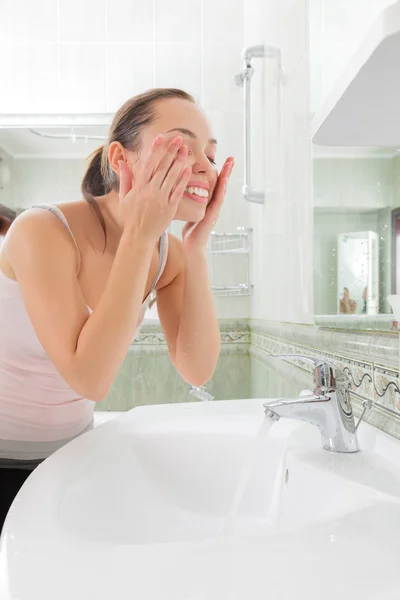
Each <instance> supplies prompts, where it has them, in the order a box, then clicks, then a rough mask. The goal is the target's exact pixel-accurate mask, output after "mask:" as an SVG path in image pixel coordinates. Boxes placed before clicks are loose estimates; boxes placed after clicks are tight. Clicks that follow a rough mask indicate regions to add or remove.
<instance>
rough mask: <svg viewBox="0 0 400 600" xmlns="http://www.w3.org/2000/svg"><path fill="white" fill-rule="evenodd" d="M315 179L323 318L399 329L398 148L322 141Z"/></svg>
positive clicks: (317, 282) (317, 283) (322, 321)
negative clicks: (395, 298) (393, 302)
mask: <svg viewBox="0 0 400 600" xmlns="http://www.w3.org/2000/svg"><path fill="white" fill-rule="evenodd" d="M313 180H314V181H313V183H314V194H313V195H314V307H315V321H316V323H317V324H319V325H327V326H333V327H335V326H337V327H342V326H347V327H348V326H352V325H354V326H355V327H357V328H367V329H370V328H372V329H380V328H382V329H388V328H389V329H390V328H393V315H392V310H391V307H390V304H389V302H388V296H389V295H390V294H392V293H396V292H397V293H399V291H400V286H399V284H398V282H399V280H400V274H399V269H400V260H396V257H397V252H399V253H400V250H398V248H399V241H400V237H398V236H400V224H399V222H398V218H399V217H400V153H399V151H398V150H397V149H396V148H366V147H365V148H364V147H362V148H361V147H360V148H351V147H346V148H337V147H322V146H316V145H315V146H314V147H313ZM395 215H396V216H395ZM397 230H398V231H399V233H397ZM398 240H399V241H398ZM399 255H400V254H399Z"/></svg>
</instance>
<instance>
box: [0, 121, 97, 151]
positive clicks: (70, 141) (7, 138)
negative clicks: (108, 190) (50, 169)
mask: <svg viewBox="0 0 400 600" xmlns="http://www.w3.org/2000/svg"><path fill="white" fill-rule="evenodd" d="M107 129H108V127H107V126H103V125H95V126H86V127H84V126H75V127H51V128H50V127H34V128H32V129H28V128H9V129H8V128H7V129H0V148H2V149H3V150H5V152H7V154H9V155H11V156H12V157H13V158H52V159H55V158H64V159H65V158H69V159H80V158H86V157H87V156H88V155H89V154H90V153H91V152H92V151H93V150H95V148H97V147H98V146H101V145H102V144H103V143H104V139H102V138H106V136H107ZM35 132H36V133H35ZM43 134H45V135H46V136H47V135H50V136H63V137H60V138H58V137H57V138H52V137H43ZM85 136H88V138H85ZM81 137H83V138H84V139H81ZM91 137H95V138H99V139H91Z"/></svg>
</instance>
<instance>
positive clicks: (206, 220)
mask: <svg viewBox="0 0 400 600" xmlns="http://www.w3.org/2000/svg"><path fill="white" fill-rule="evenodd" d="M234 164H235V161H234V159H233V158H232V157H230V158H228V159H227V160H226V161H225V164H224V166H223V167H222V169H221V172H220V174H219V177H218V181H217V184H216V186H215V188H214V192H213V195H212V198H211V200H210V202H209V204H208V206H207V208H206V213H205V215H204V217H203V219H202V220H201V221H199V222H198V223H186V225H185V226H184V228H183V230H182V238H183V245H184V248H185V249H189V248H193V247H196V248H201V249H204V248H205V247H206V244H207V240H208V238H209V235H210V233H211V232H212V230H213V229H214V226H215V224H216V222H217V220H218V217H219V214H220V212H221V208H222V204H223V202H224V199H225V192H226V187H227V185H228V181H229V177H230V175H231V173H232V169H233V167H234Z"/></svg>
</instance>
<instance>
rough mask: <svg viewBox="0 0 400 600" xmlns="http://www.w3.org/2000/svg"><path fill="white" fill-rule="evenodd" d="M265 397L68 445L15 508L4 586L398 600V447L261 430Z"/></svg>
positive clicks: (99, 597) (374, 434) (121, 595)
mask: <svg viewBox="0 0 400 600" xmlns="http://www.w3.org/2000/svg"><path fill="white" fill-rule="evenodd" d="M262 403H263V401H262V400H240V401H238V400H234V401H227V402H211V403H199V404H193V403H190V404H172V405H161V406H149V407H141V408H136V409H134V410H133V411H130V412H129V413H123V414H122V416H120V417H117V418H115V419H114V420H112V421H110V422H109V423H106V424H104V425H102V426H101V427H99V428H97V429H95V430H93V431H91V432H89V433H87V434H85V435H83V436H81V437H80V438H78V439H76V440H74V441H73V442H71V443H70V444H68V445H67V446H65V447H64V448H62V449H61V450H59V451H58V452H56V453H55V454H54V455H53V456H51V457H50V458H49V459H47V460H46V461H45V462H44V463H43V464H42V465H40V466H39V467H38V468H37V469H36V470H35V471H34V473H33V474H32V475H31V477H29V479H28V480H27V482H26V483H25V485H24V486H23V488H22V489H21V491H20V493H19V494H18V496H17V498H16V500H15V502H14V503H13V506H12V508H11V510H10V512H9V515H8V517H7V520H6V523H5V527H4V530H3V536H2V539H1V546H0V598H1V599H2V600H11V599H12V600H16V599H18V600H36V599H40V600H50V599H51V600H53V599H54V598H57V600H67V599H68V600H70V599H71V598H74V599H75V600H80V599H82V600H83V599H84V600H91V599H92V598H96V600H103V599H106V598H107V599H108V598H113V599H114V598H115V599H116V600H119V599H125V598H126V599H128V598H129V600H131V599H132V598H140V600H150V599H151V600H153V599H154V600H155V599H157V600H161V599H162V600H167V599H171V600H200V599H209V600H217V599H218V600H236V599H237V600H239V599H240V600H242V599H246V600H247V599H250V600H258V599H261V598H263V599H264V598H266V597H270V598H271V599H272V598H273V599H274V600H275V599H282V600H286V599H289V598H290V599H293V598H296V599H302V598H307V600H321V599H322V598H324V600H333V599H336V598H337V597H341V598H344V599H346V600H347V598H352V600H354V599H357V598H362V599H363V600H372V599H374V600H388V599H390V600H394V599H395V598H396V600H398V598H399V597H400V575H399V573H398V571H399V569H398V565H397V562H398V557H399V555H400V468H399V467H398V466H397V465H400V444H399V443H398V442H396V441H395V440H393V439H392V438H389V437H388V436H386V435H385V434H383V433H381V432H379V431H377V430H375V429H373V428H372V427H369V426H368V425H364V424H363V425H362V426H360V430H359V432H360V434H359V438H360V444H361V447H362V448H363V450H362V451H361V452H359V453H357V454H349V455H345V454H336V453H331V452H327V451H326V450H323V449H322V448H321V441H320V436H319V432H318V430H317V429H315V428H313V427H312V426H310V425H307V424H302V423H298V422H295V421H291V420H284V419H281V420H280V421H279V422H278V423H275V424H274V425H273V427H272V428H271V429H270V430H269V432H267V431H263V433H262V435H258V436H257V433H258V431H259V430H260V427H261V426H262V425H263V424H264V423H266V419H265V417H264V413H263V409H262ZM265 427H266V426H265V425H264V428H265ZM238 487H239V488H242V490H243V491H244V494H243V497H242V500H241V502H240V503H239V504H237V503H236V504H237V506H235V508H234V511H233V512H234V514H232V507H233V504H234V498H235V495H236V500H237V499H238V498H239V496H238V495H237V494H236V492H237V489H238ZM339 592H340V593H339ZM338 594H339V596H338Z"/></svg>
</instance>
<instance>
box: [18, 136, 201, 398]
mask: <svg viewBox="0 0 400 600" xmlns="http://www.w3.org/2000/svg"><path fill="white" fill-rule="evenodd" d="M177 139H178V141H180V143H178V144H176V143H174V141H172V142H171V143H170V144H169V145H168V147H167V148H166V147H165V145H164V142H163V140H162V138H161V141H160V137H158V138H157V140H158V142H157V143H156V144H154V145H153V148H152V151H151V153H150V155H149V157H148V159H147V160H146V161H145V163H144V166H143V168H142V171H141V172H140V173H139V174H138V176H137V179H136V180H135V181H133V178H132V173H131V171H130V169H129V168H128V167H127V166H126V165H124V163H122V162H121V164H120V198H119V200H120V209H121V213H122V214H124V223H123V225H124V230H123V234H122V237H121V240H120V242H119V245H118V249H117V252H116V255H115V258H114V261H113V265H112V268H111V272H110V275H109V277H108V280H107V284H106V287H105V290H104V292H103V294H102V296H101V298H100V301H99V303H98V305H97V306H96V308H95V310H94V312H93V313H92V314H91V315H90V316H89V312H88V308H87V306H86V304H85V301H84V298H83V296H82V292H81V289H80V286H79V282H78V278H77V273H76V270H77V269H76V267H77V263H76V249H75V246H74V244H73V243H72V240H71V238H70V237H69V234H68V233H67V231H66V229H65V228H64V226H63V225H62V224H61V223H60V222H59V221H57V220H56V221H54V217H53V216H52V215H50V214H49V213H46V214H43V212H42V211H40V214H37V213H36V211H29V213H25V215H21V217H20V218H19V219H17V220H16V221H15V222H14V224H13V227H12V231H11V230H10V235H9V238H10V239H8V238H7V253H8V254H9V260H10V263H11V266H12V268H13V270H14V272H15V274H16V278H17V280H18V283H19V285H20V289H21V293H22V297H23V300H24V304H25V306H26V308H27V311H28V314H29V317H30V319H31V322H32V325H33V327H34V329H35V331H36V334H37V336H38V338H39V340H40V342H41V344H42V346H43V348H44V350H45V351H46V353H47V355H48V356H49V358H50V360H51V361H52V363H53V364H54V366H55V367H56V369H57V370H58V371H59V373H60V375H61V376H62V377H63V378H64V380H65V381H66V382H67V383H68V384H69V385H70V387H72V388H73V389H74V390H76V391H77V392H78V393H79V394H80V395H82V396H85V397H87V398H89V399H91V400H103V399H104V398H105V396H106V395H107V394H108V392H109V389H110V387H111V384H112V382H113V381H114V379H115V377H116V375H117V373H118V370H119V368H120V367H121V364H122V361H123V359H124V358H125V356H126V353H127V350H128V347H129V345H130V343H131V341H132V338H133V335H134V331H135V328H136V325H137V321H138V317H139V312H140V310H141V305H142V300H143V296H144V293H145V288H146V283H147V278H148V275H149V270H150V265H151V259H152V256H153V252H154V248H155V246H156V243H157V242H158V239H159V237H160V235H161V233H162V232H163V231H165V229H166V228H167V227H168V225H169V223H170V222H171V220H172V219H173V217H174V215H175V213H176V209H177V205H178V202H179V201H180V198H181V197H182V194H183V193H184V190H185V188H186V185H187V183H188V181H189V179H190V174H191V169H189V168H187V167H185V161H186V158H187V148H186V147H185V146H182V139H181V138H177ZM181 146H182V149H181V150H182V151H181V150H179V149H180V148H181ZM172 190H173V191H172Z"/></svg>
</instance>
